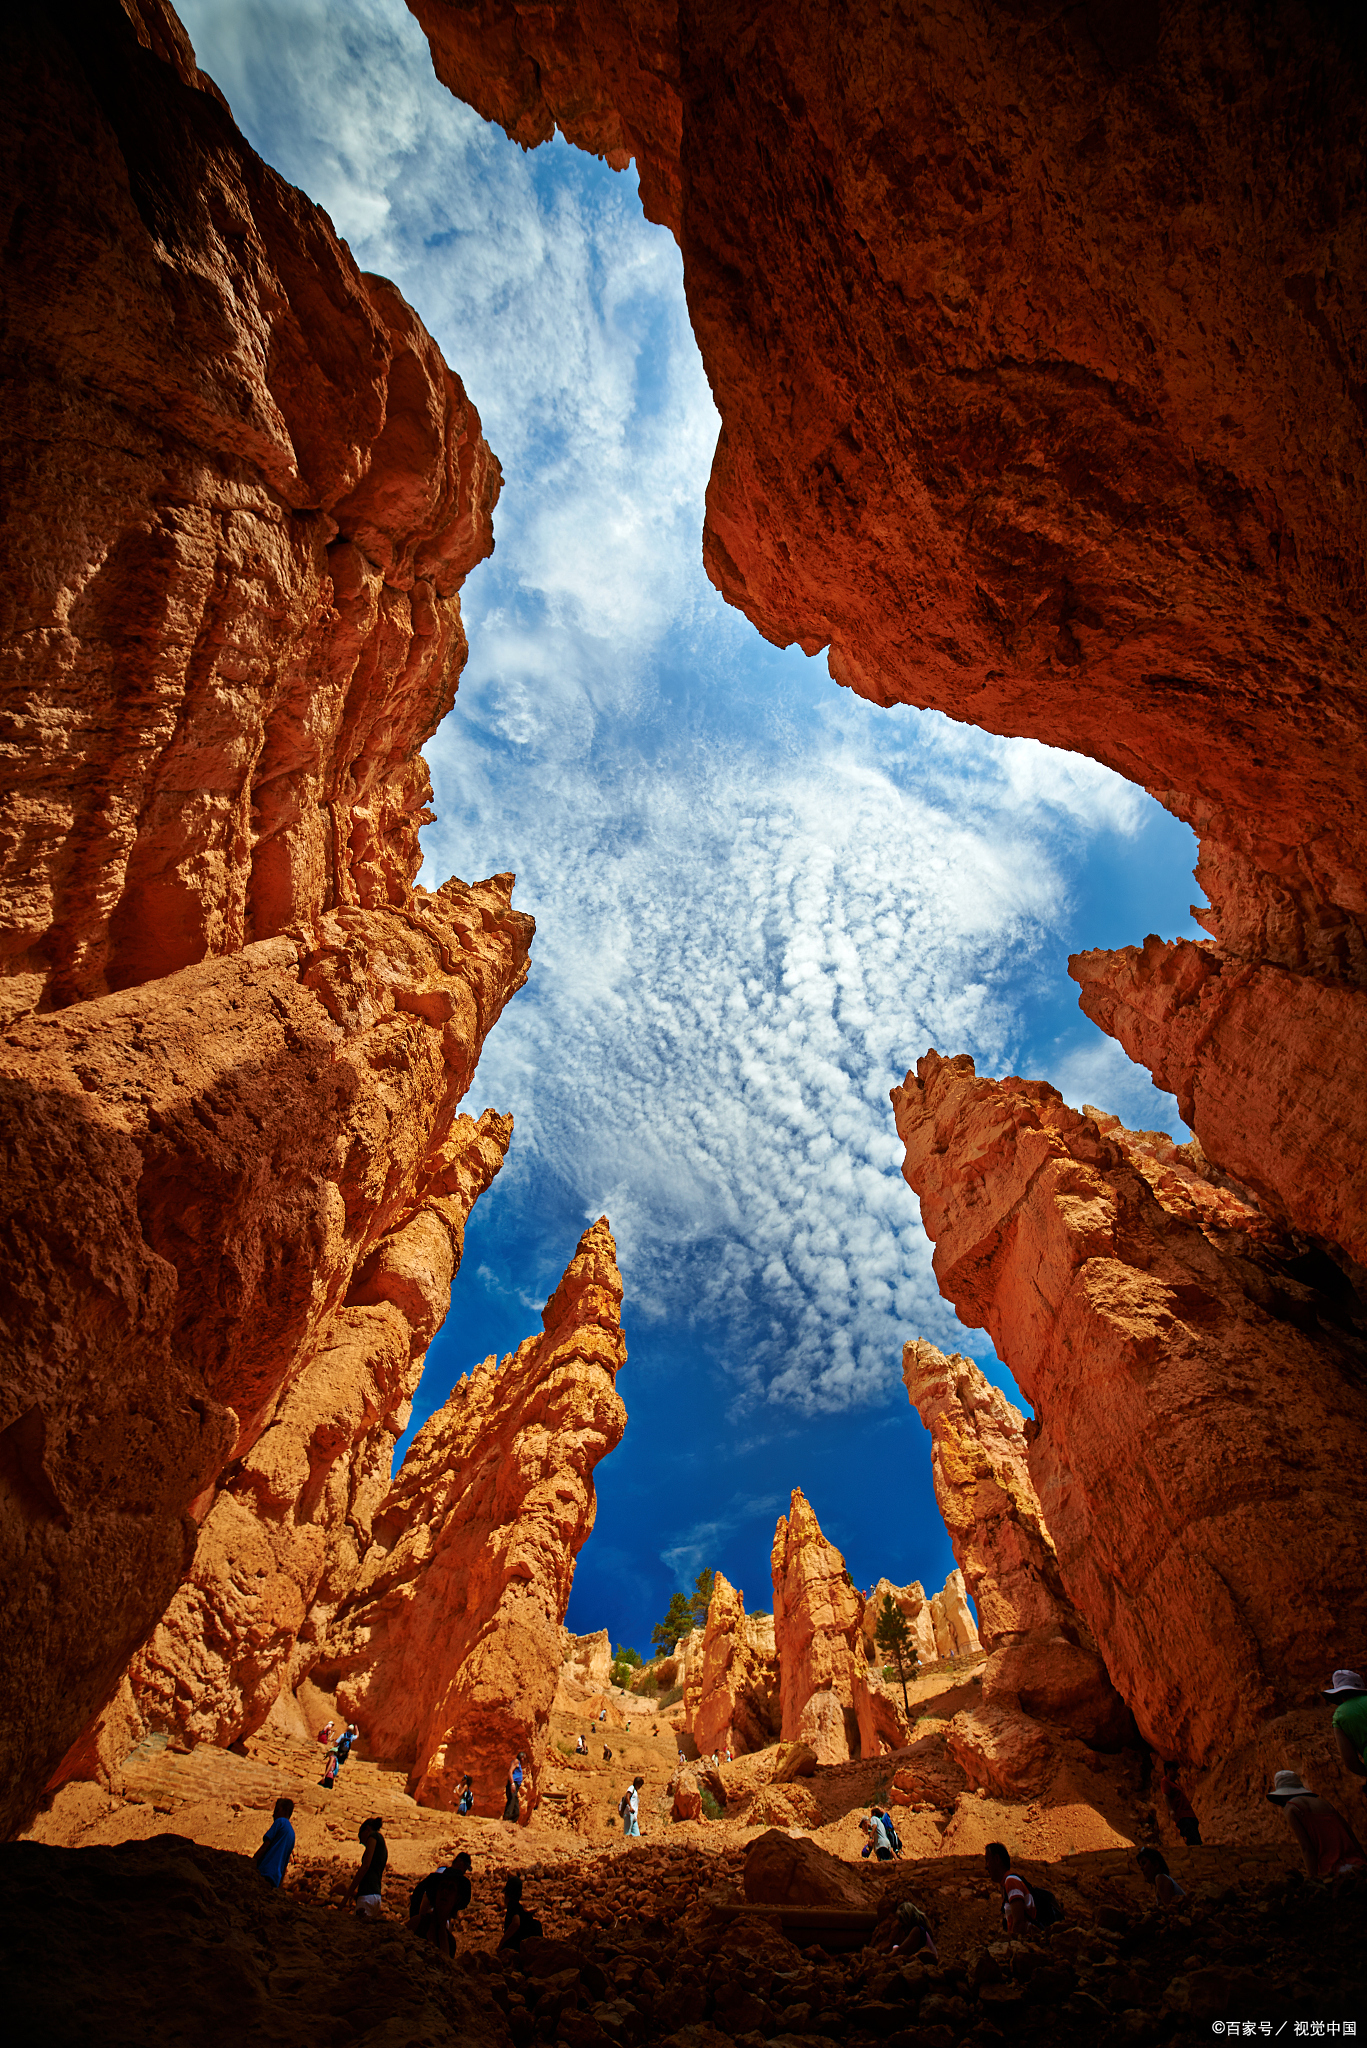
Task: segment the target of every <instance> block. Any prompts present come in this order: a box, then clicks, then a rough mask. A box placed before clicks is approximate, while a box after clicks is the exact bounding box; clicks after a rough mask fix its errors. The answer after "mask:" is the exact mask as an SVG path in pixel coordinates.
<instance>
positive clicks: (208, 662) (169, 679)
mask: <svg viewBox="0 0 1367 2048" xmlns="http://www.w3.org/2000/svg"><path fill="white" fill-rule="evenodd" d="M2 61H3V64H4V66H5V81H4V91H3V106H4V110H5V112H4V119H3V123H2V124H0V152H3V161H4V167H5V171H6V177H5V180H4V189H5V192H6V196H7V200H8V202H9V207H8V211H7V214H6V219H7V223H8V227H7V234H6V239H5V248H4V256H3V265H4V271H3V275H4V290H5V306H6V318H5V323H4V338H3V343H0V370H3V374H4V375H5V377H6V397H7V403H6V407H5V410H4V416H3V420H2V421H0V464H3V477H4V488H3V489H2V490H0V542H2V543H3V552H4V559H5V563H6V605H5V606H4V607H3V608H0V649H3V656H4V659H3V663H0V668H2V669H3V682H0V691H3V704H4V709H5V713H6V725H5V732H6V738H5V742H4V745H5V748H6V765H7V769H8V773H7V774H6V776H5V778H4V792H3V795H0V909H3V918H0V923H2V924H3V927H4V936H3V938H2V939H0V1015H3V1017H4V1018H5V1019H6V1020H7V1027H6V1031H5V1042H4V1045H3V1048H0V1053H2V1054H3V1057H2V1058H0V1092H3V1096H4V1107H3V1112H0V1114H2V1115H3V1123H4V1128H5V1131H6V1135H7V1140H8V1146H7V1152H6V1159H5V1168H6V1171H5V1177H4V1183H3V1188H0V1208H2V1209H3V1223H4V1227H3V1230H0V1262H3V1267H4V1272H3V1282H2V1285H0V1291H2V1292H3V1295H4V1300H5V1304H6V1306H5V1308H4V1311H3V1314H4V1319H5V1335H6V1345H7V1352H8V1364H7V1369H6V1376H5V1383H4V1388H3V1398H2V1400H0V1553H2V1554H0V1567H2V1568H0V1585H2V1586H3V1606H2V1607H0V1643H3V1646H4V1647H3V1655H2V1656H0V1729H2V1730H3V1736H2V1737H0V1749H2V1750H3V1755H2V1756H0V1828H2V1829H3V1831H5V1832H10V1831H12V1830H13V1829H15V1828H17V1827H19V1826H21V1825H22V1824H23V1823H24V1821H25V1820H27V1818H28V1817H29V1816H30V1815H31V1814H32V1812H33V1810H34V1807H35V1805H36V1803H37V1801H38V1799H39V1798H40V1797H41V1794H42V1792H43V1789H44V1786H45V1785H46V1784H48V1783H49V1782H50V1781H59V1780H60V1778H61V1777H62V1775H63V1774H64V1771H65V1770H66V1769H67V1768H68V1766H67V1765H64V1763H63V1759H64V1757H66V1756H67V1755H68V1752H71V1757H70V1764H69V1767H70V1768H72V1769H74V1768H79V1767H83V1765H82V1763H81V1747H80V1745H81V1744H82V1743H83V1742H84V1741H85V1738H86V1735H87V1734H88V1732H89V1730H90V1729H91V1725H92V1722H93V1720H94V1718H95V1716H96V1715H97V1714H98V1712H99V1710H100V1708H101V1706H102V1705H103V1704H104V1702H105V1701H107V1700H109V1699H110V1697H111V1695H112V1694H113V1692H114V1689H115V1687H116V1685H117V1684H118V1682H119V1679H120V1674H121V1672H122V1671H123V1670H124V1668H125V1667H126V1666H127V1664H128V1661H129V1658H130V1657H131V1655H132V1654H133V1652H134V1651H135V1650H136V1649H137V1648H138V1646H139V1644H140V1643H142V1642H143V1641H144V1639H145V1638H146V1637H147V1635H148V1632H149V1630H151V1628H152V1627H153V1625H154V1624H155V1623H156V1622H157V1620H158V1618H159V1617H160V1616H161V1615H162V1614H163V1612H164V1611H165V1610H166V1608H167V1604H168V1602H169V1601H170V1600H171V1598H172V1595H173V1594H174V1593H175V1591H176V1588H177V1586H178V1585H179V1584H180V1582H181V1580H182V1579H183V1578H184V1576H185V1574H186V1571H187V1569H188V1568H189V1566H190V1564H191V1560H192V1558H193V1557H194V1556H195V1552H196V1542H197V1537H198V1534H199V1524H200V1522H201V1521H203V1520H204V1518H205V1517H206V1516H210V1515H211V1516H212V1519H213V1522H214V1532H215V1533H214V1534H213V1536H212V1537H211V1538H209V1539H207V1547H206V1548H205V1549H204V1550H203V1552H202V1556H203V1558H204V1561H205V1572H206V1576H205V1580H204V1582H203V1583H200V1582H199V1581H198V1580H197V1582H196V1589H195V1590H193V1591H190V1592H187V1596H186V1598H187V1601H189V1602H191V1604H193V1603H194V1602H195V1601H200V1602H201V1603H202V1608H203V1620H204V1624H205V1626H206V1627H208V1626H209V1625H210V1623H211V1622H214V1621H215V1618H221V1619H222V1620H223V1621H224V1624H225V1626H226V1629H227V1632H228V1633H227V1639H226V1640H225V1641H224V1642H223V1643H221V1644H215V1645H214V1647H213V1649H212V1651H206V1652H205V1656H206V1659H207V1662H206V1663H205V1664H203V1665H201V1664H200V1662H199V1661H198V1658H199V1652H198V1650H196V1652H195V1655H194V1658H193V1660H192V1663H191V1664H190V1665H187V1664H185V1663H184V1660H183V1658H182V1654H181V1650H178V1649H175V1648H174V1646H172V1647H170V1648H168V1649H167V1652H166V1656H165V1658H164V1660H163V1661H162V1662H161V1664H160V1665H159V1667H158V1668H159V1670H160V1671H161V1673H162V1676H161V1677H158V1678H157V1679H156V1680H155V1682H154V1681H153V1680H152V1678H151V1677H150V1672H151V1668H152V1667H151V1666H149V1667H148V1673H149V1676H148V1678H147V1682H148V1683H149V1684H152V1685H153V1689H154V1690H155V1691H157V1693H158V1703H159V1710H160V1709H161V1708H166V1702H167V1701H168V1700H169V1697H170V1694H171V1693H172V1692H174V1693H175V1695H176V1698H175V1704H174V1707H173V1708H166V1710H167V1711H170V1712H171V1714H172V1718H173V1719H175V1720H176V1722H177V1724H179V1723H180V1722H181V1721H182V1720H184V1719H185V1718H186V1717H187V1716H189V1717H190V1718H193V1715H194V1711H195V1710H194V1708H193V1705H192V1704H189V1703H187V1702H185V1701H184V1700H183V1699H182V1697H181V1690H180V1680H181V1679H184V1680H185V1681H186V1683H198V1682H200V1681H202V1682H203V1683H204V1684H205V1685H206V1686H207V1688H208V1692H209V1695H210V1697H209V1699H208V1700H207V1701H206V1704H205V1710H204V1712H205V1720H206V1724H207V1723H212V1725H213V1726H214V1727H215V1728H223V1727H227V1726H231V1725H234V1724H235V1723H236V1722H239V1721H241V1720H242V1718H243V1716H244V1715H245V1716H246V1717H247V1718H248V1719H249V1718H250V1715H251V1713H252V1712H254V1707H253V1705H252V1704H251V1703H252V1702H253V1701H254V1700H255V1699H256V1697H257V1696H258V1693H259V1691H260V1689H261V1687H263V1686H268V1685H272V1684H274V1682H275V1673H276V1671H277V1670H278V1669H279V1668H280V1664H281V1661H282V1659H283V1660H285V1661H288V1659H287V1658H286V1646H287V1643H288V1638H289V1637H290V1635H291V1633H292V1631H293V1630H294V1629H295V1627H296V1626H297V1622H298V1618H299V1607H300V1600H301V1586H300V1583H297V1582H296V1577H295V1575H296V1572H297V1573H299V1574H301V1575H302V1583H304V1584H308V1583H316V1586H317V1589H318V1591H319V1593H320V1595H321V1593H322V1592H323V1590H324V1589H325V1588H328V1587H330V1586H335V1584H336V1582H337V1579H338V1575H339V1573H340V1574H341V1575H342V1576H344V1575H345V1563H346V1555H345V1554H346V1549H347V1545H348V1543H350V1542H352V1541H354V1535H353V1534H352V1533H351V1532H350V1531H349V1529H348V1526H347V1519H348V1516H354V1517H355V1520H356V1525H357V1528H358V1529H359V1530H363V1529H364V1524H365V1518H366V1515H367V1513H368V1505H367V1503H368V1501H369V1500H370V1499H371V1498H372V1497H373V1493H374V1490H375V1485H376V1482H377V1479H378V1478H379V1476H380V1471H381V1468H382V1466H383V1463H384V1458H385V1455H386V1452H387V1446H388V1444H389V1442H390V1441H391V1438H392V1432H391V1431H390V1430H387V1429H386V1427H385V1424H386V1421H392V1420H393V1419H395V1418H396V1417H397V1414H398V1412H399V1410H400V1409H401V1406H402V1400H403V1394H402V1387H403V1385H404V1384H405V1383H406V1381H408V1380H409V1379H411V1377H412V1375H413V1370H414V1361H415V1354H414V1344H415V1341H417V1340H418V1339H419V1338H420V1336H421V1332H422V1331H423V1330H424V1329H426V1328H428V1327H434V1326H435V1320H436V1319H439V1315H440V1312H441V1309H442V1307H443V1306H444V1300H443V1297H442V1285H443V1278H442V1276H443V1274H444V1273H447V1271H448V1269H449V1268H450V1267H451V1266H453V1264H454V1260H455V1257H456V1255H457V1253H458V1248H459V1226H460V1222H461V1220H462V1216H463V1205H464V1204H465V1202H466V1195H467V1194H468V1193H469V1191H470V1178H471V1175H473V1177H474V1179H475V1180H478V1179H480V1177H481V1176H483V1177H485V1178H487V1170H488V1169H489V1168H490V1167H491V1163H492V1162H491V1161H490V1159H489V1158H488V1157H487V1145H488V1144H489V1143H491V1142H493V1140H492V1138H491V1136H490V1133H489V1130H488V1127H487V1126H486V1127H485V1134H484V1136H482V1137H480V1138H478V1139H476V1138H475V1137H474V1136H473V1135H472V1132H471V1128H470V1126H469V1125H468V1122H462V1123H458V1121H457V1111H458V1106H459V1103H460V1100H461V1097H462V1095H463V1094H464V1092H465V1090H466V1089H467V1088H468V1086H469V1084H470V1080H471V1077H472V1075H473V1073H474V1069H475V1065H476V1063H477V1061H478V1058H479V1054H480V1049H481V1046H482V1043H483V1039H484V1036H485V1034H486V1033H487V1031H488V1030H489V1029H491V1028H492V1026H493V1024H494V1023H495V1022H496V1020H497V1018H498V1015H499V1013H500V1011H501V1009H502V1007H503V1004H504V1003H505V1002H506V1001H507V1000H508V998H509V997H510V996H511V995H512V993H513V992H514V990H515V989H516V988H518V987H519V986H520V984H521V982H522V980H523V979H524V978H525V974H526V961H527V947H528V943H529V941H530V938H531V932H532V926H531V921H530V919H528V918H525V917H522V916H520V915H519V914H518V913H516V912H514V911H513V910H512V909H511V906H510V892H511V885H512V878H511V877H510V876H503V877H496V878H495V879H494V880H493V881H492V882H488V883H484V884H481V885H479V886H478V887H476V888H474V889H468V888H466V887H465V886H464V885H463V884H461V883H450V884H448V885H447V886H446V888H445V889H443V890H442V891H441V892H439V893H438V894H436V895H430V894H428V893H426V892H424V891H422V890H416V889H414V887H413V885H412V878H413V876H414V874H415V873H416V870H417V864H418V842H417V835H418V829H419V827H420V825H421V824H422V823H423V821H424V819H425V817H426V816H427V813H426V811H425V809H424V804H425V800H426V796H427V793H428V787H429V785H428V780H427V773H426V769H425V766H424V764H423V762H422V758H421V755H420V753H419V751H418V750H419V747H420V745H421V743H422V741H423V740H424V738H426V736H427V735H428V734H429V733H430V732H431V731H432V730H433V728H434V726H435V724H436V722H437V720H438V719H439V718H440V716H441V715H442V713H443V711H444V710H445V709H446V708H447V707H448V706H449V704H450V702H451V699H452V695H453V691H454V687H455V681H456V676H457V674H458V671H459V668H460V665H461V662H462V661H463V659H464V654H465V642H464V637H463V633H462V629H461V624H460V611H459V602H458V596H457V592H458V588H459V585H460V582H461V580H462V578H463V577H464V575H465V574H466V573H467V572H468V571H469V569H470V568H472V567H473V566H474V564H475V563H477V562H478V561H479V560H481V559H482V557H483V556H484V555H486V554H487V553H488V551H489V548H490V546H491V545H492V539H491V526H490V514H491V510H492V506H493V502H494V497H495V495H496V491H497V484H498V471H497V465H496V463H495V462H494V460H493V458H492V456H491V455H490V453H489V450H488V449H487V447H486V446H485V443H484V441H483V439H482V436H481V433H480V428H479V421H478V417H477V415H476V414H475V412H474V409H473V408H472V407H471V406H470V405H469V403H468V401H467V399H466V397H465V394H464V392H463V390H462V389H461V387H460V385H459V383H458V382H457V380H456V379H455V378H454V377H453V376H452V374H451V373H450V371H449V370H448V369H447V368H446V366H445V364H444V363H443V362H442V360H441V357H440V354H439V353H438V351H437V349H436V347H435V345H434V344H433V342H432V341H431V339H430V337H429V336H428V335H427V334H426V333H425V331H424V330H423V328H422V326H421V324H420V322H419V321H418V320H417V318H416V316H415V315H414V314H413V313H412V311H411V309H410V308H409V307H407V306H406V305H405V304H404V302H403V300H402V299H401V298H400V297H399V295H398V293H397V292H396V291H395V290H394V288H393V287H392V286H391V285H389V284H387V283H385V281H384V280H382V279H377V278H368V277H363V276H362V274H361V273H360V272H359V270H358V269H357V268H356V266H355V264H354V262H353V261H352V259H351V256H350V254H349V252H348V251H347V250H346V248H345V246H344V245H343V244H342V243H341V242H340V241H339V240H338V239H337V237H336V235H335V234H334V233H333V230H332V227H331V225H330V223H329V222H328V220H327V217H326V216H325V215H324V214H323V213H322V212H321V211H320V210H319V209H318V208H317V207H315V206H313V205H312V204H311V202H310V201H308V200H307V199H305V198H304V197H303V196H302V195H301V194H300V193H298V192H295V191H293V190H292V189H291V188H290V187H289V186H287V185H286V184H284V182H283V181H282V180H281V179H280V178H279V177H277V176H276V174H275V173H274V172H273V171H271V170H269V169H268V168H267V167H266V166H265V165H264V164H262V163H261V161H260V160H259V158H257V157H256V156H255V155H254V153H253V152H252V151H251V150H250V149H249V148H248V147H247V145H246V144H245V143H244V141H243V139H242V137H241V136H240V135H239V134H238V132H237V130H236V128H235V127H234V126H233V123H232V120H231V118H230V116H229V115H228V113H227V110H226V108H225V107H224V105H223V102H222V98H221V96H220V95H219V94H218V92H217V90H216V88H215V87H214V86H213V85H212V84H211V82H210V81H208V80H207V79H205V78H204V77H203V75H202V74H201V73H199V72H198V70H197V68H196V66H195V62H194V56H193V52H192V50H191V48H190V45H189V42H188V39H187V38H186V37H185V34H184V31H183V30H182V29H181V27H180V24H179V23H178V22H177V21H176V19H175V17H174V15H173V14H172V13H171V12H170V10H169V8H166V7H165V6H163V5H162V4H160V0H129V4H128V8H127V11H126V12H125V11H123V10H121V9H120V8H119V7H118V6H117V5H115V4H113V0H107V4H103V5H95V6H92V7H90V8H86V9H82V10H80V12H79V15H71V14H70V13H63V12H62V11H61V10H51V9H48V10H39V11H36V12H32V13H30V14H29V15H28V16H26V17H25V18H24V20H23V21H22V22H19V23H17V24H16V25H15V27H14V32H13V33H12V34H11V35H9V36H8V37H7V38H6V41H5V45H4V51H3V60H2ZM500 1128H501V1126H500ZM472 1148H473V1149H472ZM497 1149H500V1147H499V1145H497V1144H496V1145H495V1150H497ZM305 1381H307V1386H306V1385H305ZM367 1415H370V1418H371V1419H370V1422H369V1424H367V1421H366V1419H365V1418H366V1416H367ZM368 1429H369V1431H370V1432H371V1434H369V1435H368V1434H367V1430H368ZM311 1488H316V1489H317V1494H316V1497H315V1495H314V1493H312V1492H311V1491H310V1489H311ZM291 1490H293V1494H294V1498H293V1500H291V1499H290V1494H291ZM258 1509H259V1510H261V1511H263V1512H264V1517H265V1520H266V1521H267V1522H268V1523H270V1525H271V1527H270V1529H269V1531H266V1530H264V1529H262V1528H251V1527H247V1526H244V1525H243V1523H242V1520H241V1514H240V1513H239V1512H238V1511H244V1512H247V1511H249V1512H250V1513H252V1514H255V1513H256V1512H257V1511H258ZM287 1530H288V1532H289V1533H288V1538H286V1536H285V1533H284V1532H286V1531H287ZM282 1544H283V1545H284V1549H283V1551H282V1549H281V1545H282ZM211 1550H216V1552H217V1555H218V1563H214V1564H211V1563H210V1552H211ZM285 1553H288V1556H286V1554H285ZM220 1567H221V1569H220ZM263 1569H264V1578H261V1579H260V1580H259V1582H257V1583H248V1582H249V1581H250V1580H256V1579H257V1574H258V1572H259V1571H261V1570H263ZM287 1580H288V1582H289V1585H290V1586H291V1587H293V1591H290V1590H288V1588H287V1585H286V1581H287ZM176 1626H179V1624H176ZM195 1626H196V1627H197V1626H198V1622H196V1623H195ZM163 1647H165V1646H163ZM183 1647H184V1644H182V1648H183ZM160 1654H161V1653H160V1651H157V1652H155V1653H154V1656H156V1657H159V1656H160ZM234 1671H236V1673H237V1675H232V1673H233V1672H234ZM163 1681H164V1682H163ZM126 1708H127V1700H126V1699H124V1702H123V1705H122V1706H121V1707H120V1709H119V1715H118V1716H117V1717H116V1718H120V1721H121V1722H122V1720H123V1719H126V1713H125V1709H126ZM130 1711H131V1710H130ZM86 1747H87V1748H88V1747H89V1744H88V1743H87V1744H86Z"/></svg>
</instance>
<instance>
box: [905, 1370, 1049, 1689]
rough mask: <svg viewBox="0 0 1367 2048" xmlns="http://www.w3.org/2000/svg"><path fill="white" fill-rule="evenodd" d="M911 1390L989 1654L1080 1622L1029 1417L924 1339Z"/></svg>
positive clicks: (908, 1379)
mask: <svg viewBox="0 0 1367 2048" xmlns="http://www.w3.org/2000/svg"><path fill="white" fill-rule="evenodd" d="M902 1382H903V1385H904V1386H905V1387H906V1390H907V1394H908V1396H909V1398H910V1400H911V1405H912V1407H913V1408H914V1409H915V1410H916V1412H917V1414H918V1415H919V1416H920V1418H921V1420H922V1422H923V1423H924V1424H925V1426H926V1428H927V1429H928V1430H929V1431H930V1439H931V1452H930V1458H931V1473H932V1477H933V1482H934V1486H935V1501H936V1505H937V1506H938V1508H939V1510H940V1513H941V1514H942V1515H943V1516H944V1522H945V1527H946V1529H947V1530H948V1531H949V1540H950V1542H951V1544H952V1545H953V1547H954V1555H955V1557H956V1558H957V1559H958V1561H959V1569H960V1570H961V1571H962V1573H963V1575H964V1583H965V1585H966V1586H967V1588H968V1590H969V1592H970V1593H971V1594H972V1596H973V1601H974V1604H975V1606H976V1607H977V1610H978V1615H979V1620H980V1624H981V1625H980V1628H979V1635H980V1637H981V1640H982V1645H983V1648H984V1649H987V1650H995V1649H996V1648H997V1646H998V1644H999V1643H1003V1642H1007V1641H1009V1640H1010V1639H1011V1638H1012V1637H1013V1636H1019V1635H1024V1634H1025V1633H1026V1632H1027V1630H1030V1629H1036V1628H1045V1629H1048V1628H1056V1627H1057V1625H1058V1623H1059V1622H1060V1620H1063V1619H1067V1620H1069V1621H1076V1615H1075V1613H1074V1610H1073V1603H1072V1601H1071V1600H1070V1599H1069V1598H1068V1595H1067V1594H1066V1593H1065V1592H1064V1590H1063V1581H1062V1579H1061V1578H1060V1577H1059V1569H1058V1558H1057V1557H1056V1555H1055V1553H1054V1545H1053V1540H1052V1538H1051V1537H1050V1535H1049V1531H1048V1529H1047V1528H1046V1527H1045V1523H1044V1515H1043V1512H1042V1510H1041V1508H1040V1504H1039V1499H1038V1496H1037V1495H1036V1493H1035V1488H1034V1482H1033V1481H1032V1479H1031V1477H1030V1471H1029V1465H1028V1463H1027V1444H1026V1438H1025V1417H1024V1416H1023V1415H1022V1414H1021V1412H1020V1410H1019V1409H1018V1408H1015V1407H1013V1406H1012V1404H1011V1403H1010V1402H1009V1401H1008V1400H1007V1398H1006V1396H1005V1394H1003V1393H1002V1391H1001V1389H1000V1387H994V1386H993V1385H992V1383H991V1381H990V1380H989V1379H988V1378H987V1377H986V1375H985V1374H984V1373H983V1372H982V1370H981V1369H980V1368H979V1367H978V1366H977V1365H975V1364H974V1362H973V1360H972V1359H971V1358H962V1357H960V1356H959V1354H958V1353H957V1352H955V1353H954V1354H953V1355H952V1356H951V1357H948V1358H947V1357H946V1356H945V1354H944V1353H943V1352H942V1351H937V1350H936V1348H935V1346H934V1345H933V1344H927V1343H925V1342H924V1341H922V1340H920V1339H917V1340H915V1341H913V1342H912V1343H910V1344H906V1345H904V1346H903V1348H902Z"/></svg>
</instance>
